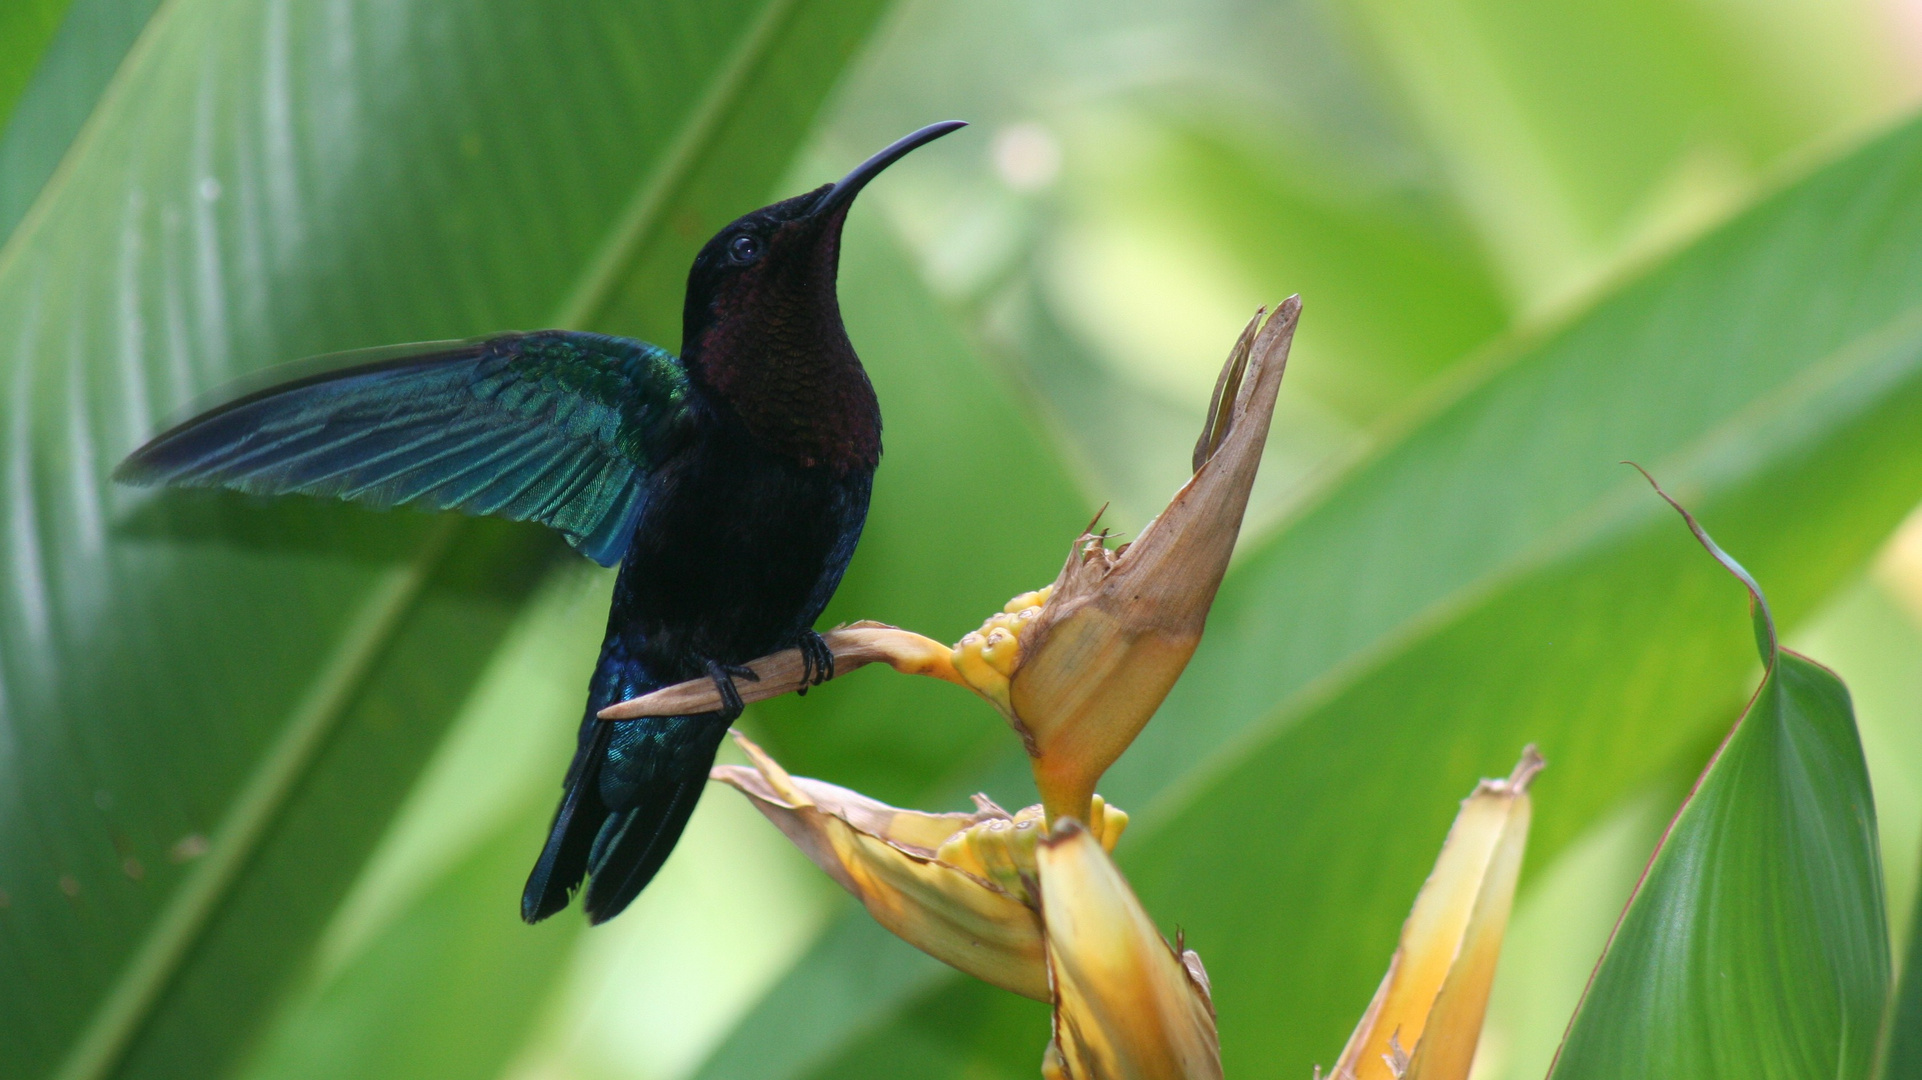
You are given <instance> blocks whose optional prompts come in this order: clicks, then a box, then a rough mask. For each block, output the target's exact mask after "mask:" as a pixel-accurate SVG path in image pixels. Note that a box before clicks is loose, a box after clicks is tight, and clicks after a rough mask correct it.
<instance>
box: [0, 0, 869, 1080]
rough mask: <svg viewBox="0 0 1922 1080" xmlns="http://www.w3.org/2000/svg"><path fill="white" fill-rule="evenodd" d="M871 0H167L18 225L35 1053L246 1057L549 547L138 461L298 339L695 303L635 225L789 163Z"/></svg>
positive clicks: (17, 1007)
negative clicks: (218, 488)
mask: <svg viewBox="0 0 1922 1080" xmlns="http://www.w3.org/2000/svg"><path fill="white" fill-rule="evenodd" d="M879 9H880V4H879V2H878V0H875V2H857V3H830V2H826V0H821V2H812V0H737V2H733V3H724V4H714V3H681V4H672V5H656V4H649V5H637V4H628V3H620V2H614V0H603V2H597V3H590V4H578V3H566V4H563V3H549V4H536V5H529V4H526V3H519V2H515V3H508V2H504V0H503V2H493V3H474V4H461V5H455V6H452V7H447V6H444V5H438V4H428V3H422V2H411V0H410V2H404V3H398V4H386V5H379V6H376V7H371V8H365V9H363V8H358V7H342V6H339V5H333V4H322V3H305V2H296V3H288V4H274V5H261V4H255V3H251V2H243V0H170V2H168V3H166V4H164V5H162V6H161V7H160V8H159V9H158V10H157V13H156V15H155V17H154V21H153V23H152V24H151V25H150V26H148V27H147V28H146V29H145V30H144V31H143V32H142V34H141V35H140V39H139V42H138V44H137V45H136V46H135V47H134V48H133V50H132V52H131V53H130V54H128V56H127V57H126V59H125V61H124V63H122V64H121V65H120V66H119V69H118V70H117V72H116V73H115V75H114V77H113V79H112V81H111V83H110V84H109V85H108V88H107V90H106V92H105V95H104V96H103V98H102V99H101V101H100V102H99V103H98V105H97V106H96V107H95V108H94V109H93V112H92V114H91V116H90V118H89V120H88V122H87V124H86V127H85V129H84V131H83V132H82V134H81V135H80V137H79V138H78V140H77V141H76V142H75V143H74V145H73V147H72V149H71V150H70V151H69V152H68V153H67V157H66V159H65V161H64V162H63V164H62V167H61V168H60V170H59V171H58V173H57V174H56V175H55V177H54V179H53V180H52V181H51V184H50V186H49V187H48V188H47V190H46V191H45V192H43V193H42V194H41V195H40V197H39V198H38V201H37V202H36V203H35V205H34V209H33V211H32V212H31V213H30V214H29V215H28V216H27V217H26V219H25V220H23V221H22V222H21V224H20V225H19V227H18V228H17V229H16V230H15V231H14V233H13V235H12V236H11V238H10V239H9V241H8V243H7V246H6V247H5V249H4V250H0V385H4V386H5V388H6V389H5V403H6V407H5V413H4V416H3V417H0V500H4V503H5V506H6V507H7V532H6V535H5V539H4V542H3V543H4V556H3V557H0V565H4V566H5V568H6V569H5V573H6V575H7V587H6V588H5V589H4V590H0V688H3V694H4V697H3V698H0V738H4V740H5V742H4V745H5V746H6V748H7V752H6V754H5V755H4V757H3V758H0V890H4V893H3V894H0V895H4V897H5V903H6V905H7V911H6V919H5V923H4V926H3V927H0V967H4V968H5V969H6V970H7V971H8V972H9V973H10V974H9V978H8V979H6V980H4V985H3V986H0V1009H3V1011H4V1016H5V1019H3V1020H0V1057H4V1059H5V1060H6V1061H7V1062H8V1068H9V1071H10V1073H14V1074H18V1075H21V1076H27V1077H41V1076H59V1077H63V1078H70V1080H92V1078H96V1077H104V1076H108V1075H116V1076H120V1075H124V1076H191V1077H207V1076H217V1075H220V1074H222V1073H223V1072H224V1071H225V1070H227V1069H229V1068H231V1067H232V1065H233V1063H234V1061H235V1056H236V1054H237V1053H238V1052H239V1050H240V1048H242V1047H244V1046H245V1045H246V1043H247V1042H248V1041H249V1040H250V1038H251V1037H252V1036H253V1034H254V1033H255V1031H256V1029H257V1027H258V1025H259V1024H260V1023H262V1022H263V1020H264V1019H265V1017H267V1016H268V1015H269V1014H270V1011H271V1009H272V1007H273V1005H274V1003H275V1002H276V1001H277V999H278V996H279V994H280V993H281V992H282V991H283V989H284V988H285V987H286V986H287V985H288V982H289V980H290V976H291V973H292V972H293V971H295V970H296V969H297V967H298V965H299V964H300V963H302V962H303V960H304V958H305V957H306V956H307V954H308V953H309V951H310V950H311V948H312V947H313V943H314V941H315V939H316V936H317V935H318V934H319V933H320V932H321V931H322V929H323V928H324V927H325V925H326V924H327V921H328V918H329V916H330V914H331V912H332V911H333V909H334V906H335V905H336V904H337V903H338V901H339V900H340V898H341V896H342V895H343V894H344V892H345V890H346V889H347V887H348V885H349V884H350V883H351V882H352V880H353V878H354V876H355V874H356V873H357V871H358V870H359V868H360V866H361V864H362V862H363V861H364V859H365V857H366V855H367V853H368V851H369V850H370V849H371V848H372V846H373V845H374V843H375V842H376V841H377V840H378V838H379V837H380V835H381V833H382V831H383V829H384V827H385V825H386V822H387V820H388V819H389V817H390V816H391V814H392V813H393V811H394V808H395V807H396V805H397V804H398V803H399V802H400V800H401V798H402V797H403V795H404V794H405V793H406V791H407V790H408V788H409V786H410V785H411V784H412V782H413V780H414V778H415V776H416V775H417V773H418V772H419V770H420V768H421V766H422V763H423V762H424V761H425V760H426V759H427V757H428V755H429V754H430V753H431V751H432V750H433V749H434V747H435V746H436V745H437V743H438V740H439V737H440V734H441V732H442V731H443V730H444V729H445V728H446V726H447V724H448V723H449V722H450V720H451V718H452V717H453V716H454V715H455V713H456V712H457V710H458V709H459V707H460V705H461V703H462V700H463V698H464V696H465V695H466V693H467V692H468V690H469V688H470V686H471V684H472V683H473V681H474V679H475V678H476V676H477V675H478V673H479V671H480V669H481V666H482V664H483V663H484V661H485V660H486V658H487V656H488V655H489V653H490V652H491V651H492V650H493V649H494V648H495V647H496V645H497V644H498V642H499V641H500V640H501V637H502V635H503V634H504V633H505V632H506V630H507V628H508V626H509V625H510V624H511V621H512V619H513V616H514V614H515V612H516V611H517V610H518V609H519V608H520V606H521V605H522V603H523V602H524V599H525V598H526V596H527V595H528V591H529V589H530V588H531V587H532V585H533V584H534V582H535V581H537V580H538V578H539V575H540V572H541V570H542V569H543V568H544V565H545V561H546V559H547V558H548V556H549V553H551V551H552V550H553V549H552V544H551V542H550V541H549V540H548V538H546V537H545V536H544V535H543V534H541V533H540V532H539V531H538V530H528V529H519V528H513V527H509V526H504V525H500V524H499V523H490V522H474V521H468V520H464V519H456V518H442V519H435V518H429V517H425V516H420V515H414V514H409V513H398V514H391V515H375V514H369V513H367V512H364V511H361V510H358V509H356V508H353V507H347V506H340V505H333V504H319V503H305V502H297V501H296V502H286V503H275V504H272V505H260V504H256V503H251V502H248V501H246V500H242V499H236V498H226V497H220V496H207V497H195V496H192V495H180V494H178V493H147V492H133V491H128V490H124V489H120V488H116V487H113V486H111V485H110V484H108V482H107V481H106V479H105V477H106V473H107V470H108V469H109V468H110V467H111V466H112V464H113V463H114V461H116V460H117V459H118V457H119V456H120V455H121V454H123V453H125V452H126V451H127V450H128V449H130V448H131V447H132V446H133V445H135V444H136V443H137V442H138V441H139V439H140V438H141V437H142V435H144V434H145V433H148V432H151V431H152V430H154V427H155V425H156V424H157V423H158V422H159V421H160V420H161V419H162V418H163V417H164V416H165V415H166V414H169V413H172V412H174V411H176V410H178V409H180V408H182V407H183V406H184V405H185V404H186V403H187V402H189V401H191V400H192V399H194V398H195V397H197V396H198V395H200V394H202V393H204V392H205V391H207V390H208V389H209V388H211V387H213V386H215V385H217V384H219V383H221V382H224V381H226V380H228V379H230V378H232V377H234V376H236V375H239V374H241V373H243V372H246V371H250V370H254V369H257V368H259V367H262V366H264V365H267V364H270V363H273V362H276V361H281V360H286V359H289V358H292V357H297V356H300V355H303V354H308V353H313V352H319V351H325V350H329V349H336V348H343V347H350V346H358V345H370V344H377V343H381V342H387V341H396V340H419V339H424V338H440V337H450V336H461V335H467V334H474V333H478V332H483V331H488V330H495V329H500V328H503V327H517V326H518V327H527V326H540V325H550V324H553V323H555V322H556V321H558V320H562V319H564V318H566V317H567V316H569V315H570V314H575V313H581V314H584V315H585V314H594V313H599V314H595V315H594V319H593V323H592V324H593V325H594V326H595V327H597V328H602V329H609V330H615V331H629V332H633V331H639V332H642V333H649V334H653V335H654V336H656V337H663V338H665V337H667V336H668V335H665V334H662V333H661V332H660V331H661V330H663V329H668V330H671V329H672V327H671V326H668V327H662V326H656V325H650V324H647V323H645V322H644V321H637V322H634V323H629V322H626V321H624V320H625V319H626V318H627V316H625V315H623V314H622V313H621V312H620V311H615V310H612V309H610V308H609V307H608V303H609V301H608V300H607V299H606V298H607V297H613V296H616V295H619V294H620V293H621V292H622V291H623V290H628V289H635V290H642V291H647V290H652V289H657V288H659V289H668V290H670V291H671V292H672V294H673V295H674V296H675V297H678V296H679V295H680V288H681V285H682V281H681V276H680V274H679V273H676V274H675V275H674V276H673V277H672V278H671V279H670V278H667V277H665V276H651V275H652V272H651V271H650V270H649V269H648V268H647V266H645V265H639V264H634V263H632V262H631V261H630V260H628V259H627V253H631V252H635V251H646V250H655V249H656V248H660V247H662V246H663V245H665V247H666V248H673V247H676V246H678V248H679V251H680V253H681V254H680V259H681V263H682V265H683V266H684V265H685V261H686V259H687V258H689V257H691V254H692V251H693V249H694V247H695V246H697V245H698V243H699V242H700V240H701V239H702V238H703V236H702V235H699V234H700V232H701V230H702V229H705V228H707V227H709V226H708V224H707V222H708V220H709V219H708V218H707V217H705V215H706V214H709V213H720V212H721V211H719V209H718V207H719V206H721V205H727V206H729V207H731V208H732V210H733V211H734V212H738V211H739V210H743V209H747V208H750V207H752V206H754V205H757V204H758V203H759V202H761V201H763V200H764V199H765V196H766V192H767V191H768V190H769V188H770V186H771V185H772V182H773V181H774V180H775V179H776V178H777V177H778V176H779V175H781V173H782V171H783V170H784V169H785V167H786V165H787V161H788V158H789V156H790V155H791V152H792V150H793V148H794V146H795V145H796V144H797V143H798V141H799V140H800V139H801V138H802V137H803V136H804V135H805V127H803V126H799V125H790V124H788V121H789V120H791V119H792V118H794V117H797V116H799V117H805V115H806V114H807V113H808V112H809V111H810V110H811V109H812V108H813V107H814V105H815V104H816V103H818V102H819V101H820V100H821V99H822V98H823V97H824V96H825V94H826V93H827V92H828V90H829V89H830V88H831V86H832V84H833V82H834V80H835V78H836V77H837V75H838V73H839V71H840V69H841V67H842V66H843V65H844V64H845V62H846V61H847V59H848V57H849V55H850V54H851V52H852V50H853V49H854V47H855V46H856V45H857V44H858V43H859V41H860V40H861V38H862V36H863V35H864V34H865V33H866V31H867V30H868V28H869V27H871V26H872V24H873V21H874V19H875V17H876V16H877V15H878V13H879ZM769 102H773V103H774V104H769ZM710 161H724V162H726V163H727V164H728V168H727V169H725V170H723V172H721V173H719V174H710V173H706V172H703V170H704V169H705V168H707V165H708V163H709V162H710ZM700 177H705V179H704V180H703V181H702V183H703V185H704V186H703V188H702V190H701V191H700V192H699V199H698V200H696V199H694V197H693V195H692V194H690V193H689V190H688V189H687V187H686V183H687V181H688V179H689V178H700ZM697 203H698V205H697ZM689 224H691V231H682V228H681V227H682V226H683V225H689ZM663 274H664V272H663ZM677 302H678V301H677Z"/></svg>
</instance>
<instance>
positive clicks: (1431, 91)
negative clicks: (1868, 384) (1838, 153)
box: [1341, 0, 1904, 308]
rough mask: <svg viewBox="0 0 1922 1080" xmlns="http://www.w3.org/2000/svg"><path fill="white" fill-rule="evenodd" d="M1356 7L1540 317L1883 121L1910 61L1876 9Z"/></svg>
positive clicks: (1454, 0) (1359, 0) (1510, 278)
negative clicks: (1639, 250) (1645, 248)
mask: <svg viewBox="0 0 1922 1080" xmlns="http://www.w3.org/2000/svg"><path fill="white" fill-rule="evenodd" d="M1341 6H1342V8H1343V9H1344V10H1345V11H1346V12H1347V13H1348V14H1349V15H1350V16H1351V17H1352V18H1353V19H1354V20H1355V22H1356V24H1357V25H1358V26H1359V27H1362V28H1364V29H1363V34H1364V36H1365V38H1366V39H1367V41H1368V43H1369V44H1370V45H1371V46H1372V48H1373V51H1374V52H1375V53H1376V55H1377V56H1378V58H1379V63H1380V66H1381V69H1382V72H1383V75H1384V77H1385V79H1386V80H1387V81H1388V82H1389V83H1390V84H1392V85H1394V86H1396V87H1398V88H1399V90H1400V92H1401V98H1402V101H1403V102H1404V108H1405V109H1406V111H1407V113H1408V114H1409V115H1410V116H1411V117H1412V119H1413V122H1414V123H1415V124H1416V125H1417V126H1418V127H1419V128H1420V129H1421V130H1422V131H1423V132H1424V134H1425V136H1426V138H1427V140H1428V142H1429V143H1430V145H1431V146H1432V147H1433V148H1434V150H1435V152H1436V153H1437V154H1438V155H1439V156H1440V157H1441V158H1442V159H1443V160H1444V161H1445V162H1446V170H1447V172H1448V173H1449V175H1450V177H1451V181H1452V186H1453V187H1454V189H1455V192H1456V197H1457V198H1458V199H1459V200H1460V201H1461V205H1462V206H1463V208H1464V209H1465V211H1466V212H1467V213H1468V215H1469V216H1470V217H1471V218H1473V219H1474V220H1475V221H1476V222H1477V223H1478V225H1479V227H1480V231H1481V233H1482V236H1483V237H1484V240H1485V241H1486V242H1487V243H1488V245H1489V247H1490V248H1491V250H1492V251H1493V253H1494V255H1495V261H1496V262H1497V264H1498V265H1499V266H1500V268H1501V271H1502V274H1503V276H1504V278H1505V279H1506V281H1507V285H1508V288H1509V290H1510V292H1511V295H1513V296H1514V297H1515V298H1516V299H1517V300H1518V301H1519V302H1520V304H1521V306H1524V307H1530V308H1534V307H1539V306H1540V305H1541V304H1543V303H1552V302H1554V301H1556V300H1558V299H1564V298H1566V297H1567V296H1569V295H1570V294H1571V293H1574V292H1578V291H1579V290H1581V289H1582V288H1584V287H1585V286H1586V284H1587V282H1588V280H1589V279H1592V277H1593V275H1594V274H1596V273H1597V272H1599V271H1601V270H1603V269H1604V268H1605V267H1607V266H1608V265H1609V263H1610V262H1611V261H1612V260H1613V258H1614V257H1616V256H1619V255H1620V254H1621V253H1622V251H1623V248H1624V246H1628V247H1633V246H1635V245H1637V244H1638V243H1639V244H1644V245H1645V244H1647V243H1649V242H1657V243H1659V242H1661V241H1663V240H1665V239H1667V238H1668V237H1669V236H1672V235H1674V233H1675V232H1676V230H1677V228H1678V227H1680V228H1681V229H1682V230H1683V231H1686V229H1687V228H1688V227H1689V226H1691V225H1692V224H1694V223H1695V222H1697V221H1699V220H1701V219H1702V218H1703V217H1705V216H1706V217H1713V216H1715V215H1717V214H1718V213H1719V212H1720V211H1721V210H1723V209H1724V208H1726V207H1727V206H1728V204H1729V200H1730V198H1731V197H1732V196H1739V195H1740V194H1741V193H1742V192H1743V191H1744V190H1745V189H1746V188H1747V186H1748V184H1749V182H1750V180H1751V179H1752V178H1753V177H1754V176H1755V175H1757V173H1758V172H1759V171H1760V170H1761V169H1763V168H1765V167H1766V166H1767V165H1769V164H1770V163H1772V162H1774V161H1777V160H1779V159H1780V158H1781V157H1782V156H1783V155H1784V154H1785V153H1787V152H1789V151H1791V150H1794V149H1795V148H1797V147H1799V146H1802V145H1804V144H1806V143H1807V142H1808V141H1810V140H1811V139H1814V138H1818V137H1821V136H1824V135H1828V134H1830V133H1832V132H1834V131H1835V130H1836V129H1837V128H1838V127H1840V128H1856V127H1859V126H1860V125H1862V124H1863V123H1864V122H1865V121H1868V120H1870V119H1872V118H1874V117H1876V116H1877V115H1878V114H1880V113H1881V112H1882V111H1883V110H1884V109H1886V108H1887V107H1888V103H1890V102H1891V101H1892V100H1893V99H1894V98H1895V97H1896V95H1897V93H1898V91H1897V89H1896V88H1897V86H1898V85H1899V83H1900V81H1901V79H1902V76H1901V75H1900V74H1899V72H1900V71H1901V66H1902V64H1903V63H1904V60H1903V58H1902V56H1901V54H1900V52H1899V51H1898V47H1896V46H1895V45H1894V43H1893V41H1892V35H1890V34H1889V32H1888V30H1887V29H1886V27H1885V26H1883V25H1882V24H1881V20H1880V19H1879V18H1878V17H1877V14H1876V13H1875V12H1873V11H1872V9H1870V8H1868V7H1866V6H1863V7H1860V8H1854V7H1848V6H1840V5H1836V4H1832V3H1822V2H1820V0H1812V2H1803V0H1789V2H1785V3H1779V4H1772V5H1768V6H1767V10H1766V11H1764V10H1763V9H1761V8H1759V7H1758V6H1757V5H1752V4H1721V3H1702V4H1673V3H1667V2H1665V0H1626V2H1604V0H1563V2H1557V3H1539V4H1517V3H1512V2H1507V0H1419V2H1416V3H1382V2H1379V0H1344V3H1343V4H1342V5H1341Z"/></svg>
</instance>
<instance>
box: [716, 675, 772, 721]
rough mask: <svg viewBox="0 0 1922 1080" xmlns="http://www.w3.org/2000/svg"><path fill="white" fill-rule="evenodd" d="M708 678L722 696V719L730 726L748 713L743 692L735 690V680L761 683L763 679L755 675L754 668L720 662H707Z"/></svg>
mask: <svg viewBox="0 0 1922 1080" xmlns="http://www.w3.org/2000/svg"><path fill="white" fill-rule="evenodd" d="M707 677H708V678H710V679H712V680H714V690H715V692H716V693H718V694H720V695H721V709H720V715H721V719H722V721H724V722H726V723H729V724H732V723H733V722H734V721H736V720H739V719H740V718H741V714H742V713H743V712H745V711H747V705H746V704H745V703H744V702H742V701H741V692H740V690H738V689H736V688H735V686H734V680H735V679H746V680H747V681H748V682H760V681H761V677H760V676H759V675H756V674H755V673H754V669H753V668H750V667H746V666H744V665H741V664H723V663H721V662H720V661H719V660H709V661H708V662H707Z"/></svg>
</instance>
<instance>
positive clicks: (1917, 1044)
mask: <svg viewBox="0 0 1922 1080" xmlns="http://www.w3.org/2000/svg"><path fill="white" fill-rule="evenodd" d="M1914 906H1915V910H1914V912H1912V913H1911V914H1910V915H1909V947H1908V955H1906V956H1904V957H1903V958H1902V969H1901V970H1902V979H1901V982H1900V983H1899V984H1898V985H1897V986H1896V990H1895V998H1894V1000H1893V1001H1892V1002H1891V1003H1890V1009H1889V1021H1888V1028H1887V1038H1888V1045H1887V1046H1886V1047H1884V1049H1883V1051H1882V1053H1883V1059H1882V1074H1881V1075H1882V1080H1916V1078H1917V1077H1922V890H1918V891H1917V895H1916V898H1915V905H1914Z"/></svg>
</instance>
